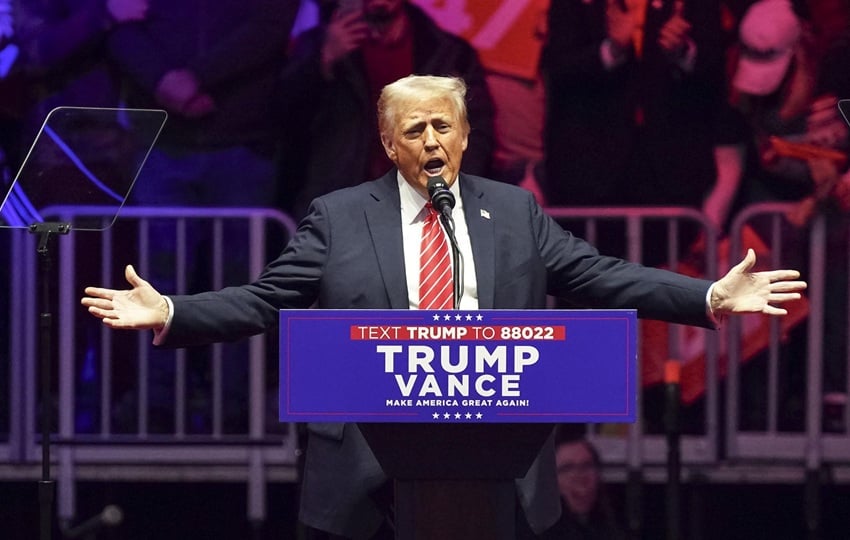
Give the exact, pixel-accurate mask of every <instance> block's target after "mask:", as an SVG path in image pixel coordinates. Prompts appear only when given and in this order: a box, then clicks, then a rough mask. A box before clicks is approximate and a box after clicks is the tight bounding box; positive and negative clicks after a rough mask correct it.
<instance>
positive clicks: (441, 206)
mask: <svg viewBox="0 0 850 540" xmlns="http://www.w3.org/2000/svg"><path fill="white" fill-rule="evenodd" d="M428 196H429V197H430V198H431V206H433V207H434V209H435V210H436V211H437V214H438V215H439V216H440V223H442V225H443V229H445V231H446V234H448V237H449V243H450V244H451V246H452V261H453V262H454V264H453V265H452V283H453V285H454V294H453V298H454V301H453V305H454V309H458V307H460V299H461V297H462V296H463V271H462V270H463V256H462V255H461V253H460V248H459V247H458V245H457V238H455V222H454V220H453V219H452V209H453V208H454V206H455V196H454V193H452V192H451V190H450V189H449V186H448V184H446V181H445V180H443V179H442V177H440V176H432V177H430V178H428Z"/></svg>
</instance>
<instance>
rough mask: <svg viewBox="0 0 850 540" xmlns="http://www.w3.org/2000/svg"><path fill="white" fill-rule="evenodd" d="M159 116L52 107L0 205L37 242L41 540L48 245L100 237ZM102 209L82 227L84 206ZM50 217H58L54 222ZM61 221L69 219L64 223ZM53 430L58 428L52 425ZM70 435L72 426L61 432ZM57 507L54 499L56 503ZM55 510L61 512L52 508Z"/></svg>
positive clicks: (51, 496)
mask: <svg viewBox="0 0 850 540" xmlns="http://www.w3.org/2000/svg"><path fill="white" fill-rule="evenodd" d="M166 117H167V114H166V113H165V111H161V110H147V109H106V108H82V107H58V108H56V109H53V110H52V111H50V113H49V114H48V115H47V118H46V119H45V121H44V123H43V124H42V126H41V129H40V130H39V132H38V136H37V137H36V139H35V141H34V142H33V144H32V146H31V147H30V149H29V152H28V153H27V155H26V157H25V158H24V160H23V164H22V165H21V168H20V170H19V171H18V174H17V175H16V176H15V179H14V181H13V182H12V184H11V185H10V186H8V190H7V191H6V193H5V195H4V197H3V199H2V204H0V228H12V229H27V230H28V231H29V232H30V233H32V234H34V235H37V236H38V245H37V250H38V260H39V271H38V280H39V282H40V298H39V300H40V303H41V311H40V314H39V321H38V341H39V348H38V349H39V366H40V367H39V369H40V386H41V396H40V397H41V407H40V411H41V418H40V431H41V476H40V480H39V482H38V499H39V531H40V536H39V538H40V539H41V540H50V538H51V537H52V533H53V524H52V522H53V506H54V500H55V493H56V489H55V487H56V486H55V484H56V483H55V481H53V480H52V479H51V476H50V461H51V456H50V447H51V430H52V428H53V414H52V413H53V400H52V399H51V396H52V395H53V394H52V392H53V391H52V379H51V372H52V367H53V362H52V355H53V342H52V337H53V332H54V324H53V315H52V312H51V311H52V307H51V306H52V305H53V302H52V300H53V299H52V298H51V290H52V288H51V286H50V284H51V282H52V275H51V272H52V266H53V253H52V251H51V246H52V244H53V239H54V238H55V237H56V236H59V235H66V234H68V233H69V232H70V231H72V230H79V231H85V230H88V231H102V230H105V229H107V228H109V227H111V226H112V224H113V223H114V221H115V219H116V218H117V217H118V212H119V210H120V209H121V207H122V206H123V205H124V203H125V201H126V200H127V196H128V195H129V193H130V190H131V188H132V186H133V183H134V182H135V180H136V177H137V176H138V174H139V171H140V170H141V168H142V165H143V164H144V162H145V160H146V159H147V156H148V155H149V153H150V150H151V148H152V147H153V145H154V143H155V142H156V139H157V137H158V136H159V133H160V131H161V130H162V127H163V125H164V124H165V120H166ZM92 206H94V207H98V208H101V209H102V208H108V209H110V210H111V212H110V213H111V215H112V220H111V221H108V220H104V219H103V217H102V215H103V213H100V214H98V217H97V218H94V219H93V220H88V221H87V218H86V217H83V216H84V213H83V212H82V211H81V209H83V208H87V207H92ZM56 216H60V218H59V219H56ZM63 216H70V217H68V219H65V218H64V217H63ZM60 424H61V422H60ZM66 427H67V428H68V431H71V432H72V431H73V426H66ZM60 502H61V500H60ZM60 506H61V505H60Z"/></svg>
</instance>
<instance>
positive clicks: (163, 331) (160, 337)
mask: <svg viewBox="0 0 850 540" xmlns="http://www.w3.org/2000/svg"><path fill="white" fill-rule="evenodd" d="M709 290H711V289H709ZM163 298H164V299H165V303H166V304H167V305H168V316H167V317H166V318H165V324H164V325H163V326H162V328H160V329H159V330H154V331H153V344H154V345H162V344H163V342H164V341H165V338H166V337H167V336H168V329H169V328H171V320H172V319H173V318H174V302H172V301H171V298H169V297H167V296H163Z"/></svg>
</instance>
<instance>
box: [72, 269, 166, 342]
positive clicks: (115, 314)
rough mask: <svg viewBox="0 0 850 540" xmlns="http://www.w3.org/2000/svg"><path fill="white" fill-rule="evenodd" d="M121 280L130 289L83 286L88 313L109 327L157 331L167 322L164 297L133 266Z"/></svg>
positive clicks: (84, 301)
mask: <svg viewBox="0 0 850 540" xmlns="http://www.w3.org/2000/svg"><path fill="white" fill-rule="evenodd" d="M124 277H126V278H127V282H128V283H129V284H130V285H132V287H133V288H132V289H130V290H116V289H102V288H100V287H86V290H85V293H86V295H87V296H85V297H83V299H82V304H83V305H84V306H86V307H87V308H88V309H89V313H91V314H92V315H94V316H95V317H97V318H99V319H103V324H105V325H106V326H108V327H110V328H120V329H130V330H145V329H153V330H160V329H162V328H163V327H164V326H165V323H166V321H167V320H168V303H167V302H166V300H165V298H164V297H163V296H162V295H161V294H159V292H157V290H156V289H154V288H153V287H151V284H150V283H148V282H147V281H145V280H144V279H142V278H140V277H139V275H138V274H136V270H135V269H134V268H133V266H132V265H127V268H126V269H125V270H124Z"/></svg>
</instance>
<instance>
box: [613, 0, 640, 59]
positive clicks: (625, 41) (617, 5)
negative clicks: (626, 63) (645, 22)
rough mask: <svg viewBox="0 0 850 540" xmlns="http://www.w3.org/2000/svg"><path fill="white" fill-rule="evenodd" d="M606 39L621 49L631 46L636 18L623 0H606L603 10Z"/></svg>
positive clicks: (636, 23) (636, 26)
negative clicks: (605, 19) (606, 30)
mask: <svg viewBox="0 0 850 540" xmlns="http://www.w3.org/2000/svg"><path fill="white" fill-rule="evenodd" d="M605 15H606V18H607V21H606V22H607V29H608V39H610V40H611V43H612V44H613V45H615V46H616V47H618V48H619V49H621V50H624V51H625V50H630V49H631V48H632V39H633V36H634V33H635V31H636V30H637V29H638V18H637V16H636V14H635V13H634V11H633V9H630V8H629V7H628V6H627V5H625V3H624V0H608V4H607V9H606V10H605Z"/></svg>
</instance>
